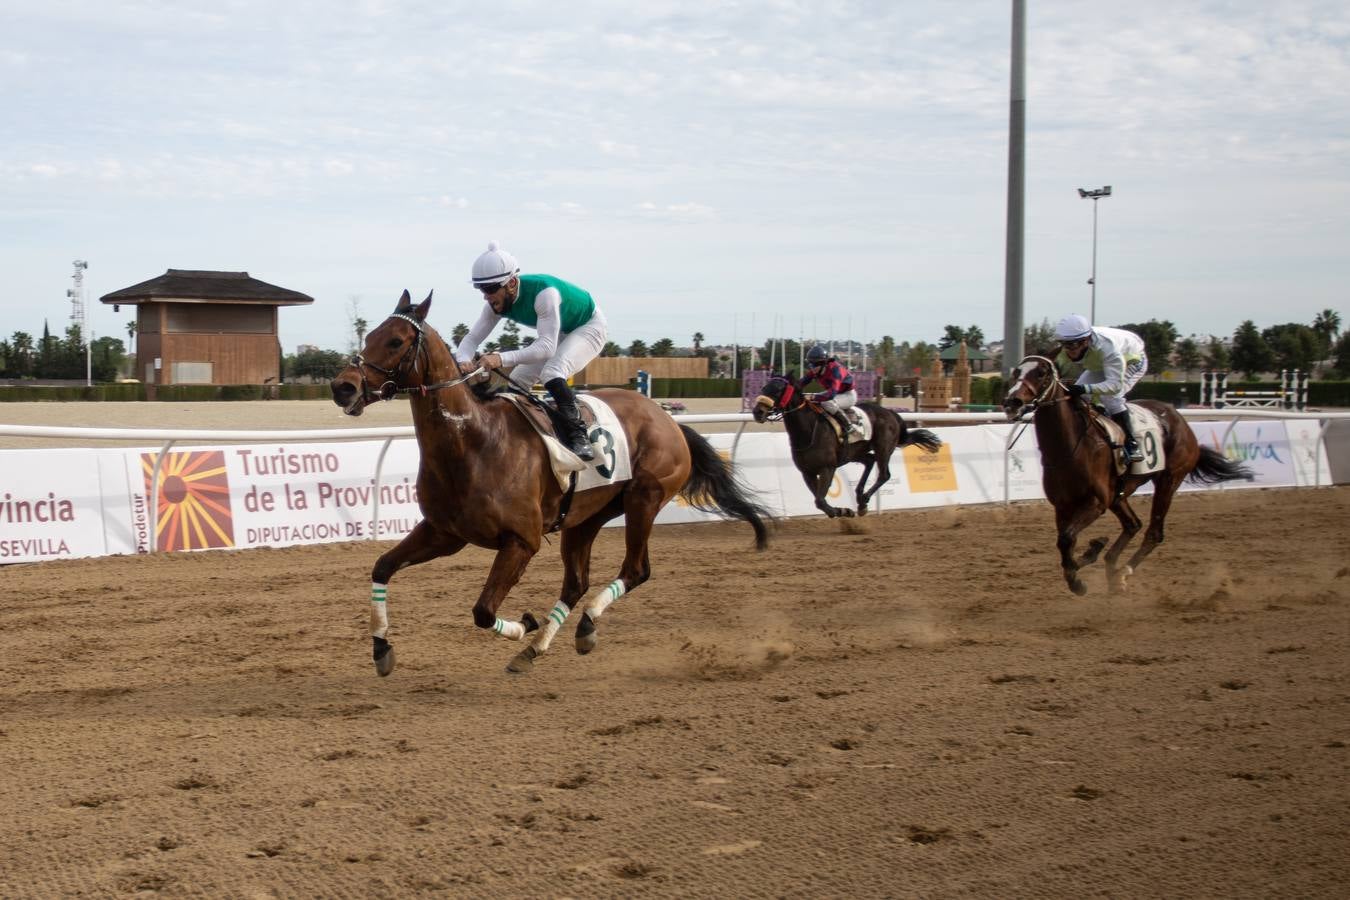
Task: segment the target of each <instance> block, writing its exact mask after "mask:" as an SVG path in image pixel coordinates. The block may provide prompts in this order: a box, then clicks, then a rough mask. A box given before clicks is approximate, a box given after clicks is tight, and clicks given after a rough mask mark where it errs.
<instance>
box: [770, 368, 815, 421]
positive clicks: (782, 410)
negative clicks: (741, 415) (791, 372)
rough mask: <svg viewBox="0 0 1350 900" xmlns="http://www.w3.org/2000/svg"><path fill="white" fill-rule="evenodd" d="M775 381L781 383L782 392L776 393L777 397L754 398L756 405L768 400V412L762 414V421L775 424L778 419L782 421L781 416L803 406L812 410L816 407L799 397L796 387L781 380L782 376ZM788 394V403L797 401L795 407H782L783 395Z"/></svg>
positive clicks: (801, 396) (788, 381) (788, 380)
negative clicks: (789, 394)
mask: <svg viewBox="0 0 1350 900" xmlns="http://www.w3.org/2000/svg"><path fill="white" fill-rule="evenodd" d="M777 380H781V381H782V382H783V390H782V391H780V392H779V393H778V396H777V397H770V396H769V395H768V394H760V395H759V396H758V397H756V398H755V402H756V403H758V402H759V401H761V400H768V401H769V403H770V406H769V411H768V412H767V413H765V414H764V421H766V422H777V421H779V420H780V419H782V418H783V416H784V415H786V414H787V413H790V412H796V411H797V410H799V409H801V408H802V407H803V406H811V407H813V408H815V407H816V405H815V404H813V403H812V402H811V401H810V400H807V399H806V397H805V396H803V395H800V393H799V392H798V391H797V386H796V385H795V384H793V383H792V380H791V379H790V378H783V377H782V376H779V377H778V379H777ZM789 392H791V394H792V396H791V397H789V398H788V402H789V403H791V402H792V401H793V400H796V401H797V405H796V406H784V405H783V395H784V394H787V393H789Z"/></svg>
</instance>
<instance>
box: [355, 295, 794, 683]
mask: <svg viewBox="0 0 1350 900" xmlns="http://www.w3.org/2000/svg"><path fill="white" fill-rule="evenodd" d="M430 307H431V295H430V294H428V295H427V298H426V300H424V301H422V302H421V303H420V304H417V305H416V306H414V305H413V304H412V301H411V299H410V298H409V296H408V292H407V291H404V292H403V296H402V297H401V298H400V299H399V301H398V304H397V306H395V308H394V312H393V314H392V315H391V316H390V317H389V318H387V319H385V320H384V322H382V323H381V324H380V325H379V326H378V327H376V328H375V329H374V330H373V331H371V332H370V334H369V335H368V336H367V337H366V344H365V347H364V348H363V349H362V351H361V353H360V355H358V356H356V357H354V358H353V359H352V361H351V363H349V364H348V366H347V367H346V368H345V369H343V370H342V372H340V373H339V374H338V376H337V378H335V379H333V381H332V384H331V388H332V391H333V402H335V403H336V404H337V405H338V406H340V407H342V410H343V412H345V413H346V414H347V415H349V416H359V415H361V412H362V410H364V409H365V407H366V405H367V404H368V403H371V402H372V401H375V400H378V399H391V398H392V397H394V396H395V395H397V394H407V395H409V403H410V406H411V407H412V416H413V426H414V431H415V432H416V435H417V445H418V449H419V451H420V453H421V464H420V467H419V469H418V473H417V494H418V504H419V505H420V506H421V509H422V515H423V518H422V520H421V521H420V522H418V523H417V525H416V526H414V527H413V529H412V531H410V532H408V534H407V535H406V536H405V537H404V538H403V540H401V541H400V542H399V543H398V545H397V546H396V547H394V548H393V549H392V550H390V551H389V552H387V553H385V554H384V555H382V556H381V557H380V558H379V560H377V561H376V563H375V568H374V570H373V571H372V572H371V582H372V585H371V637H372V638H373V640H374V657H375V670H376V671H377V672H378V673H379V674H381V675H388V674H389V673H390V672H391V671H393V669H394V653H393V648H392V647H391V645H390V644H389V641H388V639H387V632H388V628H389V622H388V617H387V613H386V592H387V588H388V584H389V579H390V578H392V577H393V575H394V573H395V572H397V571H399V570H400V569H402V568H404V567H406V566H413V565H417V564H419V563H424V562H427V561H428V560H432V559H436V558H437V557H441V556H449V555H450V554H452V553H457V552H459V551H460V550H461V549H463V548H464V547H465V545H467V544H473V545H475V546H478V547H487V548H489V549H492V550H496V551H497V555H496V558H495V559H494V560H493V563H492V569H491V571H490V572H489V573H488V579H487V583H486V584H485V585H484V586H483V590H482V592H481V593H480V594H479V596H478V601H477V602H476V603H475V604H474V607H473V620H474V624H476V625H478V627H480V628H490V629H493V630H495V631H496V632H497V633H498V634H500V635H502V636H504V637H507V638H509V639H511V640H520V639H522V638H523V637H524V636H525V635H526V634H528V633H530V632H532V631H536V630H537V631H538V634H537V635H536V636H535V638H534V639H533V642H532V643H531V645H530V646H528V647H526V648H525V649H524V650H522V651H521V652H520V653H518V654H517V655H516V657H515V658H514V659H513V660H512V661H511V664H510V665H509V666H507V670H508V671H511V672H524V671H527V670H529V669H530V668H531V667H532V666H533V664H534V659H535V658H536V657H537V656H539V655H540V654H542V653H543V652H544V651H545V650H547V649H548V646H549V643H550V642H551V641H552V640H553V636H554V635H555V634H556V633H557V631H558V629H559V628H561V627H562V625H563V623H564V622H565V621H566V619H567V617H568V616H569V615H570V613H571V611H572V609H573V607H574V606H576V605H577V602H578V601H579V600H581V599H582V597H583V595H585V593H586V591H587V590H588V589H589V588H590V563H591V545H592V543H593V542H594V541H595V538H596V535H597V534H599V532H600V528H601V526H603V525H604V524H605V523H606V522H608V521H609V520H611V519H613V518H615V517H617V516H621V515H622V516H624V517H625V523H624V541H625V548H626V553H625V555H624V559H623V564H622V566H621V567H620V569H619V575H618V577H617V578H616V579H615V580H613V581H611V582H609V583H607V584H606V585H605V586H604V587H603V588H602V589H601V590H600V591H599V592H598V593H596V594H594V595H593V596H592V597H591V598H590V599H589V601H588V602H587V603H586V606H585V609H584V610H583V612H582V615H581V620H580V622H579V623H578V624H577V629H576V646H577V652H578V653H588V652H590V651H591V650H592V649H593V648H594V647H595V645H596V635H595V620H596V619H598V618H599V617H600V614H601V613H602V612H604V610H605V608H606V607H608V606H609V605H610V604H611V603H613V602H614V601H615V600H617V599H619V597H621V596H623V595H624V594H626V593H628V592H629V591H632V590H633V589H635V588H636V587H637V586H638V585H640V584H642V583H643V582H644V581H646V580H647V578H648V576H650V575H651V564H650V562H649V559H648V554H647V541H648V539H649V538H650V536H651V530H652V522H653V520H654V519H655V518H656V514H657V512H659V511H660V509H661V507H663V506H665V505H666V503H667V502H669V501H670V499H671V498H672V497H674V496H675V495H676V494H680V495H682V496H683V497H685V498H686V499H687V500H688V501H689V503H690V505H692V506H695V507H697V508H700V509H706V510H710V511H714V512H718V513H720V514H721V515H724V516H727V517H730V518H735V519H741V520H743V521H745V522H748V523H749V524H750V526H751V527H752V528H753V529H754V532H755V543H756V546H757V547H758V548H759V549H761V550H762V549H764V548H765V546H767V540H768V536H767V530H766V527H765V522H766V520H768V519H769V517H770V516H769V513H768V512H767V510H766V509H765V508H764V507H763V506H762V505H761V504H759V503H758V502H756V501H755V500H754V499H752V498H751V497H750V496H749V494H748V493H747V492H746V490H745V488H743V487H742V486H741V485H740V483H739V481H738V480H737V479H736V478H735V477H734V476H733V474H732V471H731V467H730V465H729V464H728V463H726V462H724V461H723V460H722V458H721V457H719V456H718V455H717V452H716V451H715V450H714V449H713V448H712V446H711V445H710V444H709V443H708V441H707V440H706V439H704V438H703V437H702V436H701V435H699V434H698V433H697V432H695V431H694V430H693V429H691V428H689V427H688V426H685V425H680V424H677V423H676V422H675V420H674V419H672V418H671V417H670V415H669V414H668V413H666V412H665V411H664V410H662V409H661V407H660V406H658V405H657V404H656V403H654V402H653V401H651V400H649V399H647V398H646V397H644V396H642V395H641V394H639V393H637V392H636V391H625V390H605V391H596V392H595V395H596V396H597V397H599V398H601V399H603V400H604V402H605V403H607V404H608V405H609V406H610V408H611V409H613V410H614V412H615V414H616V415H617V416H618V419H619V421H620V422H621V423H622V427H623V430H624V434H625V436H626V437H627V441H628V448H629V451H630V453H631V468H632V478H631V479H629V480H627V481H622V482H618V483H614V484H609V485H604V486H601V487H596V488H592V489H590V490H585V491H579V492H577V493H576V494H575V495H574V496H573V497H572V498H571V500H570V507H564V497H565V494H566V492H565V491H564V490H563V489H562V488H561V487H560V486H559V484H558V480H557V478H556V477H555V476H554V474H553V471H552V469H551V466H550V464H549V460H548V453H547V450H546V448H545V445H544V442H543V440H542V439H541V438H540V437H539V435H538V434H537V433H536V432H535V430H534V428H533V427H532V426H531V425H530V424H529V422H527V421H526V419H525V416H524V415H522V414H521V413H520V411H518V410H517V409H516V408H515V407H514V405H513V404H512V403H511V402H509V401H508V400H505V399H503V398H500V397H495V398H494V397H487V398H480V397H479V396H478V395H477V394H475V392H474V391H473V390H471V389H470V387H469V385H468V383H467V382H468V381H469V380H470V379H469V377H461V376H460V373H459V368H458V366H457V364H456V363H455V360H454V358H453V356H452V355H451V351H450V348H449V347H448V346H447V345H446V343H445V341H444V340H442V338H441V337H440V335H438V334H437V333H436V330H435V329H434V328H432V327H431V326H430V325H428V324H427V321H426V318H427V311H428V310H429V309H430ZM598 430H599V429H597V430H596V431H592V437H593V438H594V437H597V436H602V435H598V433H597V432H598ZM562 509H565V510H566V515H565V518H564V525H563V528H562V540H561V550H562V559H563V568H564V572H565V574H564V576H563V584H562V593H561V594H560V595H559V598H558V602H557V604H556V605H555V606H554V607H553V610H552V611H551V612H550V613H549V615H548V618H547V619H546V620H545V622H544V624H543V625H542V626H539V625H538V624H537V622H536V621H535V619H534V618H533V616H531V615H530V614H529V613H526V614H525V615H524V616H523V617H522V619H521V621H519V622H514V621H505V620H503V619H501V618H499V617H498V616H497V610H498V609H499V608H500V607H501V605H502V601H503V600H505V599H506V595H507V593H508V592H509V591H510V590H511V588H512V587H514V586H515V584H516V582H517V581H519V580H520V578H521V576H522V575H523V574H524V573H525V567H526V566H527V565H528V564H529V562H530V559H531V558H532V557H533V556H534V555H535V553H537V552H538V550H539V545H540V542H541V541H542V540H543V538H544V533H545V531H547V530H548V529H549V527H550V526H551V525H553V524H554V523H556V522H557V521H558V520H559V518H560V516H559V511H560V510H562Z"/></svg>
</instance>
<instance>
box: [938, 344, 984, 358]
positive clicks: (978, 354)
mask: <svg viewBox="0 0 1350 900" xmlns="http://www.w3.org/2000/svg"><path fill="white" fill-rule="evenodd" d="M960 353H961V345H960V344H953V345H952V346H950V347H948V348H947V349H946V350H943V351H941V352H939V353H938V359H941V360H942V361H943V362H954V361H956V360H957V359H959V358H960ZM988 358H989V354H988V353H985V352H983V351H980V350H976V349H974V348H972V347H967V348H966V359H968V360H971V361H975V360H980V359H988Z"/></svg>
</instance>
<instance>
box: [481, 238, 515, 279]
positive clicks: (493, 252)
mask: <svg viewBox="0 0 1350 900" xmlns="http://www.w3.org/2000/svg"><path fill="white" fill-rule="evenodd" d="M519 274H520V263H518V262H516V258H515V257H514V256H512V255H511V254H510V253H507V252H506V251H505V250H503V249H502V248H501V247H500V246H498V244H497V242H496V241H488V248H487V250H486V251H484V252H483V253H482V254H480V255H479V257H478V258H477V259H475V260H474V261H473V283H474V285H480V284H495V283H497V282H498V281H505V280H506V279H508V278H510V277H511V276H512V275H519Z"/></svg>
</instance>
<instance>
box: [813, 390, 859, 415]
mask: <svg viewBox="0 0 1350 900" xmlns="http://www.w3.org/2000/svg"><path fill="white" fill-rule="evenodd" d="M857 402H858V392H857V391H844V392H843V393H842V394H835V395H834V396H833V397H831V398H830V399H829V400H822V401H820V408H821V409H823V410H825V411H826V412H828V413H837V412H842V411H844V410H846V409H852V408H853V404H855V403H857Z"/></svg>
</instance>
